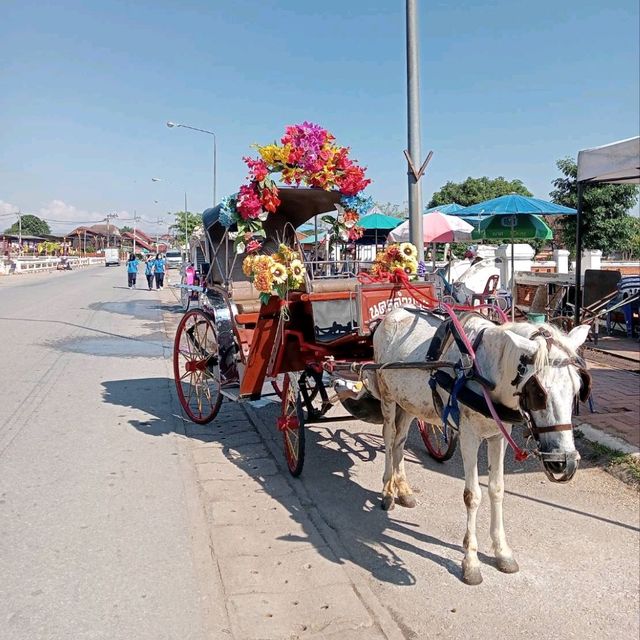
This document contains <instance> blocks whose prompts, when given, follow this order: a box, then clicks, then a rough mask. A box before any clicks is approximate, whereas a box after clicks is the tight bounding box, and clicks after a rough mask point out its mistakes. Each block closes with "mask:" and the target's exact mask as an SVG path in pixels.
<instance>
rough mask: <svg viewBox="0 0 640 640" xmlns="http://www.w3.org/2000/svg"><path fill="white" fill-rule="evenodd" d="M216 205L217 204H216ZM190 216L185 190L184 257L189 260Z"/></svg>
mask: <svg viewBox="0 0 640 640" xmlns="http://www.w3.org/2000/svg"><path fill="white" fill-rule="evenodd" d="M214 206H215V205H214ZM188 223H189V216H188V214H187V192H186V191H185V192H184V259H185V261H187V262H188V261H189V224H188Z"/></svg>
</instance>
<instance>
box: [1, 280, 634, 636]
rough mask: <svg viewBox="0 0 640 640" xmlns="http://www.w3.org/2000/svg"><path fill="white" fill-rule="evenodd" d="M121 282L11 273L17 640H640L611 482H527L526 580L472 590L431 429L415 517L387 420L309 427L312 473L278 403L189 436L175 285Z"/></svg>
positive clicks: (11, 552) (517, 488) (416, 460)
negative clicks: (289, 443)
mask: <svg viewBox="0 0 640 640" xmlns="http://www.w3.org/2000/svg"><path fill="white" fill-rule="evenodd" d="M57 276H63V277H64V278H65V280H64V281H63V280H62V279H60V278H57ZM123 281H124V273H123V271H122V270H119V271H117V272H116V270H115V269H114V270H105V269H101V268H98V269H92V270H88V271H85V272H78V273H75V272H74V273H71V274H52V275H51V276H46V277H44V278H43V279H37V278H33V279H32V280H20V282H21V283H22V282H24V286H21V287H16V286H15V285H14V283H13V282H11V284H7V281H6V280H1V279H0V318H14V320H6V319H0V332H1V335H2V337H3V341H2V343H1V345H0V348H1V349H3V351H2V358H1V360H0V362H2V363H3V368H2V370H1V372H0V384H1V385H2V389H3V394H2V397H3V402H2V403H1V404H0V425H1V429H2V430H1V431H0V483H1V487H0V563H1V565H0V570H1V573H2V580H0V629H2V630H3V631H4V628H3V627H2V625H3V624H5V620H6V624H5V627H6V629H8V630H9V633H8V634H4V635H3V634H0V637H2V639H3V640H4V636H5V635H7V637H8V638H10V639H12V640H13V639H14V638H15V639H19V640H26V639H27V638H29V639H31V638H74V640H75V639H76V638H82V639H84V638H109V639H112V638H118V639H119V638H127V639H129V638H136V639H137V638H172V639H173V638H175V639H176V640H178V639H179V640H183V639H184V638H211V639H213V640H217V639H218V638H234V639H235V640H249V639H251V640H276V639H278V640H279V639H283V640H284V639H287V640H293V639H299V638H307V637H313V638H321V639H322V640H330V639H335V640H338V639H339V640H373V639H375V640H378V639H382V638H387V639H394V640H396V639H400V638H406V639H412V640H413V639H422V638H432V637H442V638H461V639H462V638H465V639H467V638H470V639H471V638H478V639H480V638H482V639H484V638H495V639H500V638H517V637H526V638H531V639H534V638H536V639H537V638H539V639H543V638H544V639H546V638H550V637H561V638H573V637H575V638H581V639H584V638H616V640H618V639H620V638H627V637H628V638H636V637H638V613H639V605H638V590H639V583H638V580H639V576H638V558H639V545H638V542H639V535H638V534H639V521H638V518H639V515H638V494H637V493H636V492H635V491H633V490H632V489H630V488H629V487H627V486H625V485H623V484H621V483H620V482H619V481H618V480H616V479H615V478H612V477H611V476H609V475H607V474H605V473H603V472H602V471H600V470H598V469H595V468H583V469H581V470H580V471H579V473H578V475H577V477H576V479H575V480H574V481H573V482H572V483H571V484H569V485H567V486H558V485H552V484H550V483H548V482H547V480H546V479H545V477H544V475H543V474H542V473H541V472H540V471H539V469H538V468H537V466H536V465H535V463H532V464H528V465H526V466H524V467H520V466H518V467H510V469H509V473H508V476H507V480H506V489H507V496H506V500H505V515H506V528H507V534H508V536H509V540H510V543H511V545H512V547H513V548H514V551H515V553H516V557H517V559H518V561H519V563H520V567H521V572H520V573H519V574H516V575H510V576H509V575H503V574H500V573H498V572H497V571H496V570H495V568H494V567H492V566H491V560H490V558H489V557H488V556H486V555H482V556H481V560H482V561H483V562H484V568H483V575H484V583H483V584H482V585H480V586H478V587H467V586H465V585H463V584H462V583H461V581H460V568H459V565H460V560H461V557H462V552H461V540H462V536H463V533H464V522H465V511H464V506H463V504H462V487H463V483H462V480H461V477H462V473H461V465H460V461H459V454H457V455H456V456H455V457H454V458H453V459H452V460H451V461H450V462H448V463H446V464H444V465H436V464H435V463H433V462H431V461H430V460H429V459H428V458H427V456H426V455H425V453H424V450H423V448H422V446H421V445H420V443H419V442H418V440H417V438H416V434H413V435H412V437H411V440H410V444H409V453H408V457H407V460H408V464H407V466H408V473H409V480H410V481H411V482H412V485H413V487H414V489H415V490H416V491H417V492H418V493H417V497H418V502H419V503H418V507H417V508H416V509H414V510H407V509H402V508H400V507H397V508H396V509H395V510H394V511H393V512H391V513H385V512H382V511H381V510H380V508H379V491H380V488H381V476H382V467H383V459H382V453H381V437H380V433H379V428H377V427H375V426H372V425H366V424H364V423H361V422H357V421H353V422H346V423H339V424H336V425H332V426H330V427H329V428H324V427H322V428H321V427H313V428H311V429H310V430H309V431H308V435H307V462H306V465H305V469H304V471H303V475H302V477H301V478H300V479H290V478H288V477H287V475H286V473H283V471H282V469H280V468H279V466H280V465H281V463H282V455H281V451H280V449H281V443H280V440H279V437H278V432H277V430H276V429H275V427H274V424H275V414H276V411H275V406H274V405H269V404H262V405H257V406H256V405H254V406H252V407H248V406H243V405H238V404H230V403H226V402H225V403H224V404H223V407H222V410H221V413H220V415H219V418H218V419H217V420H216V421H215V422H214V423H213V424H212V425H207V426H205V427H198V426H196V425H186V427H183V424H182V422H181V420H180V418H179V416H178V415H176V414H177V411H176V407H175V404H174V403H173V400H172V398H173V396H174V393H173V388H172V382H171V379H170V378H171V374H170V371H169V369H168V361H167V360H165V359H164V358H163V357H162V356H163V355H168V353H167V349H166V346H167V340H168V338H167V336H169V335H171V333H172V331H173V328H172V327H173V326H174V325H175V324H176V323H177V319H178V314H177V313H176V310H175V309H171V308H168V307H170V301H171V297H170V295H168V293H169V292H167V291H165V292H162V294H161V297H160V298H158V296H157V293H156V292H152V293H149V292H146V291H129V290H127V289H120V288H114V287H118V286H119V285H120V284H121V282H123ZM15 282H16V283H17V282H18V280H17V278H16V281H15ZM160 299H161V300H163V301H164V302H163V304H159V300H160ZM43 303H46V304H43ZM161 307H164V308H163V309H161ZM162 310H163V311H164V314H163V316H161V313H160V312H161V311H162ZM163 317H164V324H163V321H162V318H163ZM15 318H24V319H26V320H28V321H27V322H23V321H19V320H15ZM33 320H39V321H38V322H33ZM41 321H44V322H41ZM5 336H6V339H5ZM130 338H135V339H134V340H131V339H130ZM7 351H8V353H7ZM7 360H9V361H10V362H12V363H13V364H12V366H11V368H10V369H8V368H7V367H6V366H4V363H5V362H7ZM245 411H246V412H247V413H245ZM247 415H249V416H251V418H252V423H250V422H249V421H248V420H247ZM182 433H186V436H187V437H183V436H182V435H180V434H182ZM509 457H510V458H511V456H509ZM485 468H486V467H485ZM483 481H484V483H485V485H486V477H484V480H483ZM485 492H486V488H485ZM487 507H488V505H487V500H486V497H485V501H484V502H483V505H482V506H481V508H480V513H479V542H480V548H481V551H482V552H484V553H488V552H489V546H490V545H489V535H488V528H487V527H488V509H487ZM203 513H204V514H205V515H204V516H203Z"/></svg>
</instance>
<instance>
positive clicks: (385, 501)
mask: <svg viewBox="0 0 640 640" xmlns="http://www.w3.org/2000/svg"><path fill="white" fill-rule="evenodd" d="M380 506H381V507H382V509H383V511H391V509H393V507H395V506H396V503H395V500H394V499H393V496H384V497H383V498H382V504H381V505H380Z"/></svg>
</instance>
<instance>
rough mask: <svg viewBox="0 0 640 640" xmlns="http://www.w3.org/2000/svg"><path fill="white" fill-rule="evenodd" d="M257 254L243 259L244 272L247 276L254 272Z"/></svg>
mask: <svg viewBox="0 0 640 640" xmlns="http://www.w3.org/2000/svg"><path fill="white" fill-rule="evenodd" d="M255 259H256V256H247V257H246V258H245V259H244V260H243V261H242V273H244V275H245V276H250V275H251V274H252V273H253V265H254V262H255Z"/></svg>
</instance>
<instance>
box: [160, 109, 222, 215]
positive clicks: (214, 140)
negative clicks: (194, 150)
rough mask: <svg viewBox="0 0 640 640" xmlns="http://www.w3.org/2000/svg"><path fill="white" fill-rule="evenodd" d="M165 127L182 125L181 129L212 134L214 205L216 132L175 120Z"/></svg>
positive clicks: (215, 200)
mask: <svg viewBox="0 0 640 640" xmlns="http://www.w3.org/2000/svg"><path fill="white" fill-rule="evenodd" d="M167 127H169V128H170V129H173V127H182V128H183V129H191V131H199V132H200V133H206V134H208V135H210V136H213V206H214V207H215V206H216V204H217V203H218V201H217V199H216V171H217V166H218V162H217V160H216V134H215V133H214V132H213V131H208V130H207V129H199V128H198V127H191V126H190V125H188V124H178V123H176V122H171V120H169V121H167ZM185 209H186V206H185Z"/></svg>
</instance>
